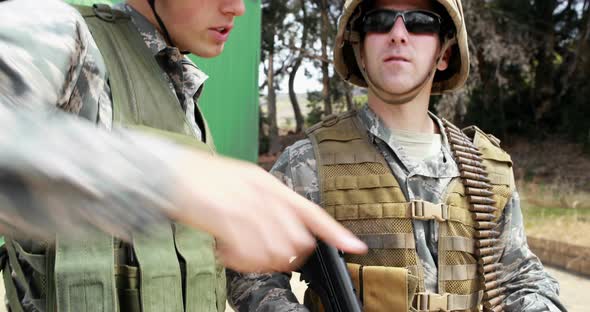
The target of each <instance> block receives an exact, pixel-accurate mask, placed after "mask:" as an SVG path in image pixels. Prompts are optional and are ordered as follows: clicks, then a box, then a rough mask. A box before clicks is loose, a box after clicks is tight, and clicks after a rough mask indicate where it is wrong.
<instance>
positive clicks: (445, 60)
mask: <svg viewBox="0 0 590 312" xmlns="http://www.w3.org/2000/svg"><path fill="white" fill-rule="evenodd" d="M452 53H453V50H452V49H451V48H448V49H447V50H446V51H445V53H444V54H443V57H441V58H440V61H438V64H437V65H436V69H438V70H439V71H445V70H446V69H447V68H449V62H450V60H451V55H452Z"/></svg>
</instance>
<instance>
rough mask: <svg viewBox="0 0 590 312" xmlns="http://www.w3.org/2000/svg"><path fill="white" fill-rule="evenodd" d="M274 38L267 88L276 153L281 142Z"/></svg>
mask: <svg viewBox="0 0 590 312" xmlns="http://www.w3.org/2000/svg"><path fill="white" fill-rule="evenodd" d="M273 62H274V40H272V45H271V47H270V49H269V51H268V74H267V79H268V83H267V90H268V99H267V100H268V126H269V133H268V137H269V141H270V148H269V153H270V154H276V153H278V152H279V151H280V149H281V146H280V144H279V127H278V124H277V95H276V92H275V83H274V66H273V65H274V64H273Z"/></svg>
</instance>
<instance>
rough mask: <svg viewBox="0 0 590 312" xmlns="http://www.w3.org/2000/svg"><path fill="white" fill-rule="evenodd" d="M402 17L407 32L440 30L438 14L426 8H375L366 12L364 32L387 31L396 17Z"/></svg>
mask: <svg viewBox="0 0 590 312" xmlns="http://www.w3.org/2000/svg"><path fill="white" fill-rule="evenodd" d="M400 16H401V17H402V20H403V22H404V24H405V25H406V29H407V30H408V32H411V33H414V34H434V33H439V32H440V30H441V24H442V19H441V17H440V15H438V14H436V13H434V12H431V11H427V10H408V11H395V10H388V9H376V10H372V11H369V12H367V14H365V17H364V18H363V21H362V31H363V32H364V33H369V32H375V33H388V32H389V31H390V30H391V28H393V25H395V21H397V18H398V17H400Z"/></svg>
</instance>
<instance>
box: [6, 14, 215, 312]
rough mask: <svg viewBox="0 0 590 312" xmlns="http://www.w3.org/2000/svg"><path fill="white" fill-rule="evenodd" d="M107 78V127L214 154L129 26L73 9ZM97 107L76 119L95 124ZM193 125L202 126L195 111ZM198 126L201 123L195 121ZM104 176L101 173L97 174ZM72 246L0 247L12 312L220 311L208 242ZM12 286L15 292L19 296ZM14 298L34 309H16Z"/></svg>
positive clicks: (107, 240) (190, 238)
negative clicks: (4, 258)
mask: <svg viewBox="0 0 590 312" xmlns="http://www.w3.org/2000/svg"><path fill="white" fill-rule="evenodd" d="M78 10H79V11H80V12H81V13H82V15H83V16H84V18H85V20H86V23H87V24H88V26H89V28H90V31H91V33H92V36H93V38H94V39H95V41H96V43H97V45H98V47H99V49H100V51H101V54H102V55H103V58H104V60H105V63H106V65H107V68H108V72H109V74H110V76H109V83H110V86H111V90H112V98H113V119H114V125H115V126H118V127H124V128H132V129H136V130H138V131H142V132H148V133H151V134H153V135H156V136H161V137H165V138H167V139H169V140H172V141H175V142H177V143H179V144H182V145H186V146H188V147H190V148H196V149H203V150H207V151H209V152H211V153H214V145H213V141H212V138H211V136H210V132H209V129H208V128H207V126H206V123H204V128H205V129H204V132H205V133H206V136H207V139H206V142H207V143H206V144H205V143H203V142H200V141H198V140H197V139H196V138H195V134H194V133H193V130H192V128H191V126H190V125H189V123H188V122H187V120H186V117H185V114H184V112H183V111H182V109H181V107H180V104H179V103H178V99H177V97H176V95H175V94H174V93H173V92H172V90H170V88H169V86H168V82H167V81H166V80H165V78H164V75H165V74H164V73H163V72H162V70H161V69H160V67H159V65H158V64H157V62H156V60H155V59H154V58H153V56H152V54H151V51H149V49H148V48H147V47H146V45H145V43H144V42H143V39H142V38H141V36H140V34H139V33H138V32H137V30H136V28H135V26H134V25H133V24H132V23H131V20H130V17H129V16H128V15H126V14H125V13H123V12H119V11H115V10H111V8H110V7H109V6H106V5H97V6H96V7H95V8H94V9H93V8H90V7H78ZM97 114H98V104H97V105H96V106H95V107H85V108H84V109H83V111H81V112H80V115H81V116H82V117H84V118H87V119H89V120H91V121H93V122H94V121H96V120H97V116H98V115H97ZM196 114H197V117H198V118H199V119H201V120H203V119H202V116H201V115H200V112H199V111H198V109H197V112H196ZM203 122H204V120H203ZM105 166H108V164H105ZM91 231H92V230H89V233H88V235H87V237H84V238H80V239H77V240H75V241H71V240H67V239H64V238H63V237H60V236H58V237H56V239H55V241H50V242H30V241H17V240H14V239H10V238H6V250H7V253H8V259H7V260H8V261H5V262H4V263H2V271H3V278H4V283H5V286H6V294H7V299H8V305H9V308H10V310H11V311H13V312H22V311H30V310H35V311H36V307H38V308H39V309H42V310H43V311H47V312H54V311H60V312H93V311H96V312H106V311H109V312H110V311H121V312H141V311H143V312H213V311H219V312H221V311H224V310H225V299H226V288H225V271H224V268H223V266H222V265H221V264H220V263H218V261H217V259H216V257H215V252H214V247H215V241H214V239H213V237H211V236H210V235H208V234H206V233H202V232H199V231H196V230H194V229H192V228H188V227H186V226H184V225H181V224H165V225H161V226H156V227H151V228H146V229H145V231H144V232H143V233H135V234H134V235H133V241H132V243H131V244H127V243H123V242H121V241H120V240H118V239H115V238H113V237H111V236H109V235H106V234H103V233H91ZM13 278H14V280H16V281H17V282H18V284H19V285H20V286H21V287H23V288H24V289H22V288H21V289H19V288H17V286H16V285H15V283H14V282H13ZM23 291H24V292H26V293H27V294H28V295H29V296H30V298H28V299H29V301H30V303H31V304H32V305H34V307H31V306H29V307H23V306H22V305H21V300H20V299H21V298H22V296H23Z"/></svg>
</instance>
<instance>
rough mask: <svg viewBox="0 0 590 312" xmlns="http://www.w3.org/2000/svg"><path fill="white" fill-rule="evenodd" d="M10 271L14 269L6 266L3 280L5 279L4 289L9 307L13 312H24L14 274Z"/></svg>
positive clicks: (3, 270) (3, 271)
mask: <svg viewBox="0 0 590 312" xmlns="http://www.w3.org/2000/svg"><path fill="white" fill-rule="evenodd" d="M10 271H12V268H10V266H9V265H6V266H5V267H4V268H3V269H2V278H3V279H4V287H5V291H6V299H8V305H9V306H10V310H11V311H14V312H24V311H23V308H22V306H21V304H20V300H19V299H18V293H17V291H16V286H15V285H14V281H13V280H12V274H11V272H10Z"/></svg>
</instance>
